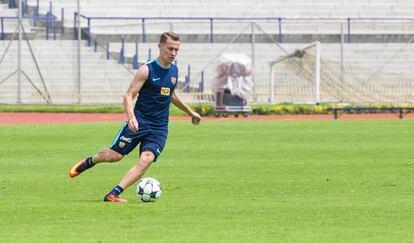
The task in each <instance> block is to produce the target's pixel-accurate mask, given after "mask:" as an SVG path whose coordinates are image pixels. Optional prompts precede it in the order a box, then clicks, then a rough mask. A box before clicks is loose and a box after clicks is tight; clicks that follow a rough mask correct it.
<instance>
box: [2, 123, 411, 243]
mask: <svg viewBox="0 0 414 243" xmlns="http://www.w3.org/2000/svg"><path fill="white" fill-rule="evenodd" d="M120 125H121V124H120V123H108V124H65V125H62V124H59V125H20V126H0V134H1V136H2V145H1V146H0V154H1V156H0V175H1V176H0V180H1V184H0V192H1V195H2V199H1V203H0V215H1V216H0V217H1V219H0V242H60V243H62V242H414V240H413V239H414V230H413V229H414V149H413V148H414V128H413V125H414V121H413V120H397V119H395V120H375V121H373V120H370V121H350V120H348V121H347V120H339V121H332V120H330V121H206V122H204V123H203V124H202V125H200V126H199V127H194V126H191V125H190V123H189V122H183V121H180V122H172V123H171V124H170V134H169V139H168V141H167V145H166V148H165V150H164V152H163V154H162V155H161V157H160V158H159V160H158V162H157V163H156V164H154V165H153V166H152V167H151V168H150V170H149V171H148V172H147V174H146V175H147V176H154V177H156V178H157V179H159V180H160V182H161V184H162V186H163V195H162V196H161V198H160V200H159V201H157V202H155V203H142V202H139V201H138V198H137V197H136V195H135V187H131V188H129V189H128V190H127V191H126V192H124V194H123V196H124V197H125V198H127V199H129V201H130V203H127V204H113V203H104V202H102V201H101V200H102V198H103V196H104V194H105V193H106V192H108V190H110V189H111V188H112V187H113V186H114V185H115V184H116V183H118V181H119V179H120V178H121V177H122V175H123V174H124V173H125V172H126V171H127V170H128V169H129V168H130V167H131V166H132V165H133V164H134V163H135V160H136V157H137V151H136V150H135V151H133V152H132V153H131V154H130V155H129V156H127V157H126V158H125V159H124V160H123V161H121V162H119V163H116V164H101V165H97V166H96V167H94V168H93V169H92V170H90V171H87V172H85V174H82V175H81V176H80V177H78V178H75V179H69V177H68V175H67V172H68V169H69V167H70V166H71V165H72V164H73V163H74V162H76V161H77V160H79V159H81V158H82V157H85V156H87V155H90V154H91V153H93V152H96V151H98V150H99V149H101V148H103V147H106V146H108V145H109V144H110V143H111V141H112V139H113V137H114V136H115V134H116V132H117V131H118V129H119V127H120Z"/></svg>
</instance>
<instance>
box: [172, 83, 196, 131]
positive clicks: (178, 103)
mask: <svg viewBox="0 0 414 243" xmlns="http://www.w3.org/2000/svg"><path fill="white" fill-rule="evenodd" d="M172 102H173V104H174V105H175V106H177V107H178V108H179V109H180V110H182V111H184V112H185V113H187V114H188V115H189V116H191V122H192V123H193V124H194V125H198V124H199V123H200V121H201V116H200V115H199V114H198V113H197V112H195V111H193V110H192V109H191V108H190V107H189V106H188V105H187V104H186V103H185V102H184V101H183V100H182V99H181V97H180V96H179V95H178V94H177V93H176V92H175V90H174V91H173V94H172Z"/></svg>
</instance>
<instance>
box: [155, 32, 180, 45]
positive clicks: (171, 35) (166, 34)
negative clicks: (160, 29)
mask: <svg viewBox="0 0 414 243" xmlns="http://www.w3.org/2000/svg"><path fill="white" fill-rule="evenodd" d="M168 38H171V39H172V40H174V41H180V36H179V35H178V34H176V33H174V32H172V31H168V32H164V33H162V34H161V36H160V44H162V43H165V42H167V39H168Z"/></svg>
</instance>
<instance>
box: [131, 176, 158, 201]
mask: <svg viewBox="0 0 414 243" xmlns="http://www.w3.org/2000/svg"><path fill="white" fill-rule="evenodd" d="M161 193H162V191H161V184H160V182H159V181H158V180H157V179H155V178H152V177H145V178H142V179H141V180H140V181H139V182H138V184H137V194H138V197H139V198H140V199H141V200H142V201H143V202H155V201H157V199H158V198H160V196H161Z"/></svg>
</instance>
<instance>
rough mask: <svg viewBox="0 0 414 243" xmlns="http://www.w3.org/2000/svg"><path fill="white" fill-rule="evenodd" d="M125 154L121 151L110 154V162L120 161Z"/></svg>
mask: <svg viewBox="0 0 414 243" xmlns="http://www.w3.org/2000/svg"><path fill="white" fill-rule="evenodd" d="M123 157H124V156H123V155H122V154H119V153H113V154H111V156H110V162H118V161H120V160H121V159H122V158H123Z"/></svg>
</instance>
